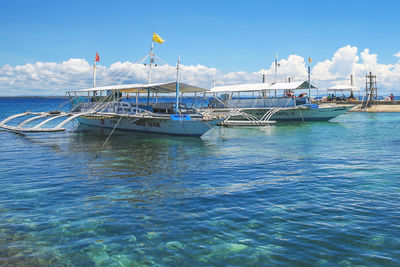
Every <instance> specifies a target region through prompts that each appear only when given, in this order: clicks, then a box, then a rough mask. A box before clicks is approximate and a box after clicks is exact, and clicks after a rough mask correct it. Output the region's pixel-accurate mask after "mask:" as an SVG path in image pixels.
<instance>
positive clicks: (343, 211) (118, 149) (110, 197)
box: [0, 99, 400, 266]
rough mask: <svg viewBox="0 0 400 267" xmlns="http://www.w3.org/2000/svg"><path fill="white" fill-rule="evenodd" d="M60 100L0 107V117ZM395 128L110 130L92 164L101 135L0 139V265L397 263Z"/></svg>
mask: <svg viewBox="0 0 400 267" xmlns="http://www.w3.org/2000/svg"><path fill="white" fill-rule="evenodd" d="M61 102H62V100H54V99H0V118H1V119H2V118H5V117H6V116H8V115H11V114H14V113H17V112H23V111H25V110H26V109H30V108H32V109H34V110H50V109H57V108H58V106H59V104H60V103H61ZM399 126H400V114H397V113H393V114H390V113H385V114H376V113H375V114H368V113H350V114H345V115H342V116H341V117H339V118H337V119H335V120H333V121H331V122H315V123H293V124H277V125H273V126H268V127H260V128H221V129H219V128H216V130H215V131H210V132H208V133H207V134H206V135H204V136H203V137H202V138H187V137H173V136H165V135H156V134H146V133H134V132H126V131H116V132H115V133H114V135H113V136H112V137H111V138H110V140H109V142H108V143H107V144H106V145H105V147H104V149H103V151H102V152H101V153H100V154H99V155H98V157H96V156H97V152H98V149H99V148H100V147H101V145H102V144H103V142H104V141H105V139H106V138H107V135H108V134H109V130H106V129H97V128H85V127H80V126H77V125H76V124H71V125H69V126H68V129H67V131H66V132H62V133H38V134H26V135H20V134H13V133H9V132H0V142H1V146H0V265H1V266H5V265H10V266H13V265H31V266H37V265H45V266H46V265H47V266H74V265H75V266H95V265H97V266H207V265H208V266H210V265H217V266H224V265H237V266H257V265H259V266H260V265H261V266H264V265H299V266H300V265H301V266H304V265H317V266H318V265H321V266H326V265H330V266H337V265H340V266H352V265H370V266H382V265H388V266H396V265H397V266H398V265H400V249H399V244H400V157H399V150H400V127H399ZM219 134H221V135H222V136H223V139H222V138H221V137H220V136H219Z"/></svg>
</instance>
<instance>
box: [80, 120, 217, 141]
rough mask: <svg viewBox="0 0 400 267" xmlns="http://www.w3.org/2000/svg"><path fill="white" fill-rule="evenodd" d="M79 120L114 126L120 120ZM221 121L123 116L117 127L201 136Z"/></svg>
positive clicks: (105, 126) (98, 125)
mask: <svg viewBox="0 0 400 267" xmlns="http://www.w3.org/2000/svg"><path fill="white" fill-rule="evenodd" d="M77 120H78V122H79V123H81V124H83V125H89V126H96V127H103V128H114V127H115V125H116V124H117V123H118V121H119V117H112V118H107V117H103V118H99V117H96V116H94V117H90V116H82V117H79V118H77ZM219 122H220V120H210V121H204V120H201V119H193V120H168V119H159V118H122V119H121V121H120V122H119V123H118V125H117V126H116V129H119V130H129V131H141V132H151V133H163V134H171V135H182V136H196V137H200V136H202V135H203V134H205V133H206V132H207V131H209V130H210V129H211V128H212V127H214V126H215V125H216V124H217V123H219Z"/></svg>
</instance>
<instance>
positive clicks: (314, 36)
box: [0, 0, 400, 71]
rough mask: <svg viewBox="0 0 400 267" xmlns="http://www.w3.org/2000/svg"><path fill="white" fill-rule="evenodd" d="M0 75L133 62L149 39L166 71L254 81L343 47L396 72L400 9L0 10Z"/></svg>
mask: <svg viewBox="0 0 400 267" xmlns="http://www.w3.org/2000/svg"><path fill="white" fill-rule="evenodd" d="M0 10H1V15H0V66H2V65H5V64H10V65H12V66H14V65H20V64H26V63H32V62H37V61H43V62H47V61H51V62H61V61H64V60H68V59H69V58H85V59H87V60H91V58H92V57H93V56H94V54H95V51H96V50H97V51H99V54H100V56H101V58H102V64H105V65H108V64H111V63H113V62H116V61H127V60H129V61H131V62H134V61H136V60H139V59H140V58H141V57H142V56H143V55H144V54H145V53H147V52H148V49H149V46H150V40H151V34H152V32H153V31H156V32H157V33H158V34H159V35H160V36H162V37H163V38H164V39H166V42H165V43H164V44H162V45H157V48H156V49H157V54H158V55H159V56H160V57H161V58H163V59H165V60H166V61H167V62H168V63H170V64H173V63H174V62H175V61H176V57H177V55H178V54H179V55H181V57H182V61H183V63H184V64H198V63H200V64H203V65H205V66H209V67H215V68H218V69H220V70H223V71H237V70H242V71H256V70H259V69H260V68H263V67H267V66H269V65H270V64H271V62H272V61H273V59H274V57H275V54H276V53H279V56H280V57H282V58H285V57H287V56H288V55H290V54H296V55H300V56H303V57H305V58H306V57H308V56H311V57H312V59H313V62H318V61H323V60H325V59H327V58H329V57H331V56H332V55H333V53H334V52H335V51H336V50H337V49H338V48H340V47H343V46H345V45H348V44H350V45H352V46H356V47H358V48H359V49H364V48H369V49H370V50H371V52H373V53H376V54H378V55H379V62H382V63H394V62H396V58H395V57H394V56H393V54H395V53H397V52H398V51H399V50H400V36H399V34H398V29H399V26H400V18H399V14H398V12H399V10H400V4H399V2H398V1H380V2H376V1H54V0H52V1H45V0H41V1H21V0H12V1H9V0H2V1H1V2H0Z"/></svg>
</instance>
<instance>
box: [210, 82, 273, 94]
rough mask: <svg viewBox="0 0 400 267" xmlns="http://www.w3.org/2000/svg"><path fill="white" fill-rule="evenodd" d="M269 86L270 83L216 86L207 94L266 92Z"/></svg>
mask: <svg viewBox="0 0 400 267" xmlns="http://www.w3.org/2000/svg"><path fill="white" fill-rule="evenodd" d="M270 86H271V84H270V83H249V84H236V85H225V86H216V87H214V88H211V90H210V91H209V92H211V93H220V92H247V91H261V90H268V88H269V87H270Z"/></svg>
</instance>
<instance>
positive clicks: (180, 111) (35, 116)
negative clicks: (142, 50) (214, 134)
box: [0, 33, 227, 137]
mask: <svg viewBox="0 0 400 267" xmlns="http://www.w3.org/2000/svg"><path fill="white" fill-rule="evenodd" d="M152 40H153V41H156V42H158V43H162V42H163V40H162V39H161V38H160V37H159V36H158V35H156V34H155V33H153V39H152ZM153 49H154V45H153V42H152V43H151V50H150V53H149V54H147V55H146V56H145V57H144V58H143V59H142V62H143V61H144V60H146V59H147V58H149V73H148V76H149V79H148V84H125V85H113V86H105V87H96V62H97V61H99V60H100V58H99V56H98V54H97V53H96V58H95V60H94V65H93V87H92V88H88V89H79V90H71V91H68V92H67V95H68V96H69V97H70V100H71V103H72V108H71V110H70V111H69V112H24V113H21V114H16V115H13V116H10V117H8V118H6V119H4V120H3V121H1V122H0V128H3V129H6V130H10V131H14V132H59V131H64V130H65V128H63V127H64V125H66V124H67V123H68V122H70V121H72V120H74V119H76V120H77V121H78V122H79V123H81V124H85V125H90V126H97V127H104V128H112V129H113V130H115V129H122V130H132V131H144V132H152V133H164V134H172V135H182V136H197V137H199V136H202V135H203V134H204V133H206V132H207V131H208V130H210V129H211V128H212V127H214V126H215V125H216V124H218V123H219V122H220V121H221V120H222V119H223V118H224V117H226V116H227V114H223V113H214V112H212V111H210V110H199V109H197V108H195V107H193V106H191V107H188V106H187V105H186V104H185V103H184V102H182V101H181V100H182V96H183V94H184V93H185V94H186V93H192V94H194V95H196V93H198V92H203V93H204V92H205V91H207V90H206V89H204V88H201V87H197V86H193V85H189V84H186V83H180V82H179V64H180V59H179V58H178V64H177V68H176V69H177V72H176V81H175V82H169V83H151V69H152V66H153V65H154V66H157V64H154V58H158V57H156V55H155V54H154V50H153ZM145 65H146V64H145ZM129 94H134V95H136V100H135V101H134V102H132V101H131V100H132V99H129ZM141 94H147V98H146V97H145V99H147V101H146V103H145V104H143V103H141V100H142V99H143V98H140V96H141ZM151 94H152V95H153V96H155V97H153V98H152V99H153V100H154V99H155V102H153V103H151V102H150V99H151V97H150V96H151ZM171 94H175V102H171V101H167V102H162V101H163V100H166V99H167V98H165V97H164V98H159V96H161V95H163V96H166V95H171ZM203 97H204V94H203ZM23 116H29V117H28V118H27V119H25V120H24V121H22V122H20V123H19V124H17V125H15V126H14V125H9V124H8V123H9V122H10V121H12V120H14V119H17V118H19V117H23ZM62 117H66V118H65V119H64V120H63V121H61V122H59V123H58V124H56V125H55V126H53V127H44V126H45V125H48V123H50V122H51V121H53V123H54V121H55V120H57V119H60V118H62ZM35 121H36V122H38V121H39V123H37V124H36V125H34V126H30V127H28V126H27V125H32V123H33V122H35ZM14 124H15V123H14Z"/></svg>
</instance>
